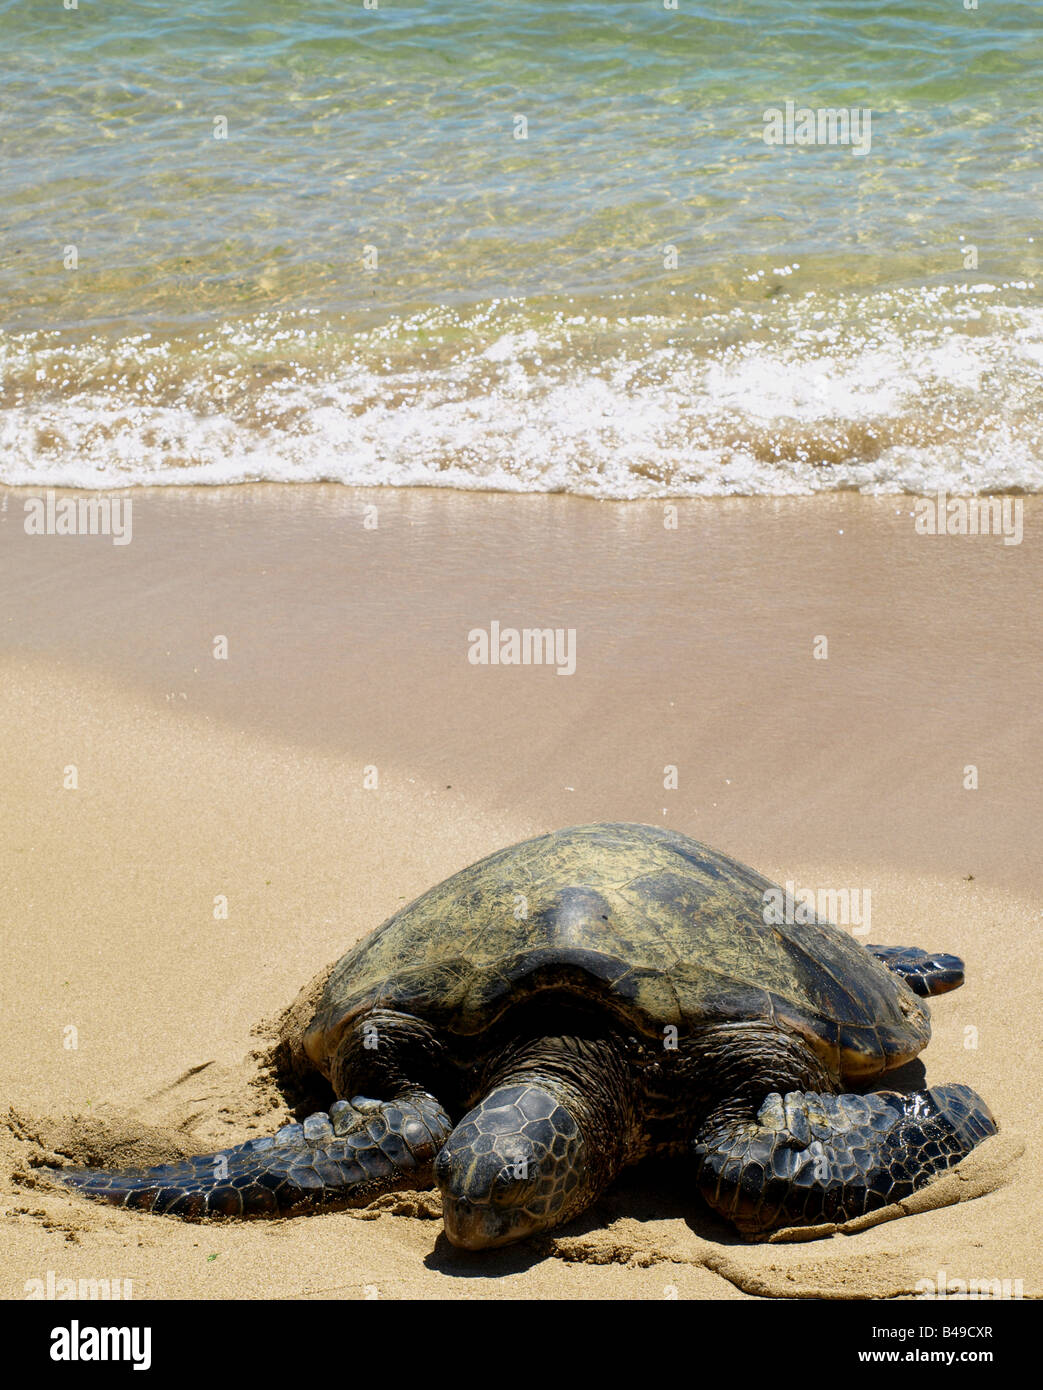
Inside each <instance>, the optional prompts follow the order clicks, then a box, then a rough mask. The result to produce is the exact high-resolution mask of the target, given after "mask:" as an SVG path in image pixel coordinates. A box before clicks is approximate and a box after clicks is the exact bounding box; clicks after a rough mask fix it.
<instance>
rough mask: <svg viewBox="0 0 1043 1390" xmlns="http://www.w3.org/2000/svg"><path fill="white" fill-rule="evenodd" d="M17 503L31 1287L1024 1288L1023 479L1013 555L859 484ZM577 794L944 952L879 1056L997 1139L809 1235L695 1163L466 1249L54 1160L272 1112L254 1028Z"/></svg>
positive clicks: (1031, 824)
mask: <svg viewBox="0 0 1043 1390" xmlns="http://www.w3.org/2000/svg"><path fill="white" fill-rule="evenodd" d="M36 495H38V494H37V493H36V492H33V493H30V492H29V491H26V490H20V489H12V490H8V491H5V492H2V493H0V592H2V593H3V594H4V596H5V600H6V601H5V603H4V605H3V610H2V614H0V621H2V629H0V630H2V634H3V641H2V658H0V659H2V672H3V679H2V685H0V702H2V709H0V822H2V825H3V827H4V829H3V833H2V835H0V881H2V882H3V884H4V888H5V891H4V909H3V914H4V939H5V943H6V947H7V949H6V953H5V954H6V961H5V968H4V972H3V1016H2V1020H0V1077H2V1087H3V1095H4V1096H5V1098H6V1099H7V1101H8V1103H9V1105H10V1107H11V1108H10V1111H9V1113H8V1115H7V1123H6V1126H5V1127H4V1129H3V1131H2V1145H3V1162H2V1179H0V1181H2V1189H3V1218H2V1230H3V1237H4V1248H5V1254H4V1259H3V1280H4V1288H3V1290H2V1293H3V1295H4V1296H5V1297H9V1298H20V1297H24V1289H25V1287H26V1281H27V1280H32V1279H43V1278H46V1276H47V1272H48V1271H54V1272H55V1274H56V1277H57V1278H59V1279H61V1278H76V1279H78V1278H88V1279H99V1278H109V1279H116V1278H119V1279H124V1280H126V1279H129V1280H131V1281H132V1284H133V1290H134V1297H136V1298H145V1297H153V1298H170V1297H178V1296H188V1297H207V1298H212V1297H220V1298H237V1297H239V1298H255V1297H276V1298H283V1297H285V1298H301V1297H304V1298H306V1297H312V1296H318V1297H329V1298H365V1297H372V1296H374V1291H375V1292H376V1295H378V1296H380V1297H388V1298H393V1297H434V1298H511V1297H539V1298H599V1297H607V1298H615V1297H625V1298H653V1299H654V1298H663V1297H669V1296H672V1295H671V1291H676V1293H677V1294H678V1296H680V1297H712V1298H735V1297H746V1296H772V1297H778V1296H783V1297H823V1296H824V1297H830V1298H857V1297H881V1298H895V1297H899V1298H901V1297H911V1296H914V1295H915V1293H916V1292H917V1291H918V1290H922V1288H923V1284H922V1282H921V1281H923V1280H932V1281H937V1280H938V1279H939V1277H941V1278H948V1279H949V1280H953V1279H984V1280H996V1279H998V1280H1001V1281H1002V1280H1011V1281H1021V1288H1022V1291H1023V1293H1024V1295H1025V1296H1030V1295H1036V1296H1038V1295H1039V1293H1040V1290H1041V1286H1043V1281H1041V1278H1040V1265H1041V1261H1040V1256H1039V1252H1038V1241H1037V1240H1036V1238H1035V1236H1034V1234H1033V1231H1034V1228H1035V1227H1037V1226H1038V1224H1039V1218H1040V1198H1039V1184H1038V1182H1037V1181H1036V1177H1035V1175H1036V1173H1037V1172H1038V1168H1039V1164H1040V1160H1041V1157H1043V1154H1041V1152H1040V1150H1041V1141H1040V1138H1039V1134H1040V1119H1041V1117H1040V1113H1039V1111H1040V1104H1039V1099H1038V1093H1037V1088H1035V1087H1034V1086H1033V1085H1031V1084H1030V1079H1031V1078H1032V1077H1033V1076H1034V1075H1035V1070H1036V1068H1035V1063H1034V1061H1033V1059H1034V1058H1035V1057H1037V1056H1038V1054H1039V1048H1040V1045H1041V1042H1043V1039H1041V1032H1043V1029H1041V1026H1040V1009H1039V1005H1038V999H1037V995H1036V976H1037V973H1038V971H1037V966H1038V940H1039V929H1040V908H1039V890H1038V872H1039V861H1038V847H1039V844H1040V829H1041V825H1040V799H1039V783H1040V765H1039V750H1040V748H1041V747H1043V728H1041V724H1043V713H1041V706H1040V702H1039V694H1038V691H1039V684H1038V682H1039V674H1038V673H1039V669H1040V658H1041V651H1040V647H1041V635H1040V629H1039V624H1038V621H1037V620H1036V616H1035V615H1036V614H1037V612H1038V601H1039V593H1040V588H1041V582H1043V562H1041V560H1040V548H1039V539H1040V535H1041V531H1043V504H1041V503H1040V501H1039V499H1038V498H1025V499H1023V500H1024V539H1023V543H1022V544H1020V545H1010V546H1007V545H1004V543H1003V541H1002V539H1001V538H999V537H996V536H975V537H972V536H942V537H929V536H922V535H918V534H917V533H916V531H915V529H914V525H913V520H912V516H911V513H912V508H913V503H912V501H911V499H908V498H902V497H887V498H871V497H865V496H858V495H853V494H843V493H842V494H834V495H829V496H821V497H817V498H807V499H799V498H795V499H772V498H755V499H748V500H740V499H709V500H706V501H696V500H686V501H680V502H677V503H676V504H667V503H663V502H631V503H611V502H592V501H588V500H584V499H578V498H575V497H569V496H564V495H561V496H553V495H552V496H505V495H501V494H493V493H489V494H480V493H474V494H468V493H461V492H455V493H450V492H442V491H438V490H408V489H402V490H392V489H369V490H365V489H351V488H344V487H338V486H323V485H316V484H310V485H301V486H297V487H294V486H280V485H274V484H272V485H268V484H262V485H256V486H246V487H239V488H227V489H204V488H200V489H196V488H181V489H147V488H146V489H135V490H133V493H132V496H133V537H132V540H131V542H130V543H129V544H124V545H114V544H113V543H112V538H111V537H106V536H102V535H96V536H60V535H52V536H34V535H27V534H26V532H25V528H24V525H23V518H24V515H25V501H26V499H27V498H29V497H31V496H36ZM66 495H67V494H59V497H61V496H66ZM68 495H70V496H75V494H68ZM128 495H131V494H128ZM1019 500H1022V499H1019ZM671 505H672V506H675V507H676V514H674V515H672V514H671V513H670V511H669V508H670V506H671ZM675 522H676V525H675V524H674V523H675ZM664 523H665V524H664ZM493 623H498V624H499V625H500V628H501V629H507V628H510V627H515V628H519V629H521V628H540V629H543V628H550V629H560V630H562V631H563V632H565V633H567V632H570V631H571V632H572V633H573V638H572V639H571V640H572V642H573V643H574V647H573V655H574V659H575V670H574V672H573V673H572V674H567V675H566V674H560V675H559V674H558V670H557V668H556V666H555V665H546V664H544V665H517V666H510V665H503V664H500V665H496V666H494V665H491V664H490V665H476V664H474V663H473V662H472V661H470V660H469V659H468V653H469V648H470V643H469V634H470V633H473V632H474V631H475V630H476V629H483V630H487V631H488V630H490V628H491V625H492V624H493ZM221 638H224V639H226V646H227V659H224V657H223V656H221V657H217V658H215V651H220V652H223V651H224V647H223V646H222V645H221V644H220V641H219V639H221ZM823 638H825V639H826V641H827V646H826V647H825V648H823V646H822V639H823ZM823 651H826V652H828V655H827V656H826V657H825V659H822V656H821V653H822V652H823ZM816 652H818V653H820V655H818V656H816ZM969 768H974V769H976V773H974V774H969V773H968V769H969ZM70 769H74V771H73V772H70ZM669 769H676V787H674V786H670V787H667V786H666V785H665V782H672V781H673V780H674V779H673V777H672V775H671V774H670V773H669ZM374 773H375V775H374ZM968 780H970V781H971V782H973V781H975V780H976V782H977V785H976V787H971V786H968V785H967V783H968ZM73 782H75V785H72V783H73ZM374 782H375V785H374ZM594 820H634V821H642V822H647V823H650V824H660V825H668V826H670V827H672V828H674V829H677V830H681V831H683V832H684V833H686V834H689V835H692V836H694V837H695V838H697V839H700V840H704V841H706V842H707V843H709V844H711V845H713V846H715V847H716V848H719V849H722V850H725V851H727V852H728V853H731V854H733V855H735V856H737V857H738V858H740V859H742V860H744V861H746V862H748V863H750V864H752V865H753V866H754V867H756V868H757V869H759V870H760V871H762V872H763V873H765V874H767V875H768V876H770V877H772V878H774V879H776V880H778V881H780V882H785V881H793V882H794V883H795V884H797V885H803V886H810V887H812V888H815V887H828V888H833V889H837V888H844V889H848V890H850V891H851V892H852V893H856V892H857V893H858V894H859V895H861V898H860V900H861V902H862V903H863V905H864V904H865V903H866V902H867V901H868V902H871V914H872V919H871V930H870V932H869V933H868V935H867V936H865V937H864V938H863V939H867V940H872V941H879V942H884V943H896V944H910V945H921V946H925V947H928V948H931V949H941V950H946V951H951V952H955V953H957V954H959V955H960V956H962V957H963V958H964V959H965V961H966V964H967V982H966V985H965V986H964V988H963V989H961V990H959V991H958V992H956V993H954V994H952V995H949V996H946V997H944V998H941V999H938V1000H935V1001H934V1002H933V1005H932V1015H933V1025H934V1036H933V1039H932V1042H931V1043H930V1045H929V1047H928V1049H927V1050H926V1052H925V1053H924V1054H923V1056H922V1058H921V1059H920V1062H921V1063H922V1068H923V1069H922V1070H921V1069H920V1065H919V1064H912V1069H911V1070H909V1069H907V1072H908V1075H906V1074H904V1073H903V1074H902V1075H900V1076H898V1077H897V1078H896V1082H897V1084H900V1085H901V1084H903V1082H904V1083H907V1084H909V1085H910V1086H915V1085H918V1084H921V1082H920V1078H921V1077H922V1076H923V1075H924V1074H926V1079H927V1084H931V1085H933V1084H936V1083H938V1082H945V1081H961V1082H965V1083H967V1084H969V1085H971V1086H973V1087H975V1088H976V1089H977V1090H978V1091H980V1092H981V1094H982V1095H983V1096H984V1097H985V1098H986V1100H987V1101H988V1102H989V1104H990V1105H991V1106H992V1108H993V1110H994V1112H995V1114H996V1117H997V1119H998V1121H999V1125H1000V1133H999V1134H998V1135H997V1136H996V1137H995V1138H994V1139H991V1140H989V1141H987V1142H986V1143H985V1144H984V1145H983V1146H982V1147H981V1148H980V1149H979V1150H977V1151H976V1152H975V1153H974V1154H973V1155H972V1156H971V1157H970V1158H969V1159H968V1160H966V1161H965V1162H964V1163H963V1164H962V1165H961V1166H960V1168H959V1169H958V1170H956V1172H955V1173H953V1174H951V1175H949V1176H948V1177H946V1178H945V1179H943V1180H942V1181H941V1182H940V1183H938V1184H935V1185H933V1186H932V1187H931V1188H930V1189H928V1192H927V1193H925V1194H921V1197H918V1198H917V1199H915V1201H914V1202H913V1203H912V1204H911V1206H912V1207H913V1214H910V1215H906V1216H904V1217H903V1218H902V1219H901V1220H892V1221H887V1222H884V1223H882V1224H876V1225H873V1226H872V1227H871V1228H869V1229H865V1230H860V1231H848V1232H838V1233H835V1234H832V1235H828V1236H826V1237H825V1238H823V1239H820V1240H815V1241H805V1242H795V1243H761V1244H744V1243H742V1242H741V1241H739V1240H738V1239H737V1238H736V1236H735V1234H734V1233H733V1232H732V1231H730V1230H729V1229H728V1228H726V1227H725V1226H724V1225H723V1224H722V1223H720V1222H719V1221H717V1220H716V1219H714V1218H713V1217H712V1216H711V1215H710V1213H709V1212H708V1211H707V1210H706V1209H705V1208H703V1207H702V1206H701V1204H700V1202H699V1200H698V1198H697V1197H696V1196H695V1195H694V1194H692V1193H690V1192H689V1191H688V1190H687V1187H686V1183H685V1176H684V1170H683V1165H682V1166H678V1165H670V1164H651V1165H647V1166H645V1167H642V1168H638V1169H636V1170H633V1171H631V1172H630V1173H628V1174H627V1175H626V1176H625V1178H624V1180H623V1181H622V1182H621V1183H619V1184H618V1185H617V1186H616V1187H615V1188H614V1189H613V1190H612V1191H611V1192H610V1194H609V1195H608V1196H607V1197H606V1198H605V1199H604V1200H603V1201H602V1202H600V1203H599V1204H598V1205H597V1207H596V1208H595V1209H594V1210H593V1211H591V1212H590V1213H588V1215H587V1216H585V1217H584V1218H582V1219H581V1220H580V1221H579V1222H577V1223H574V1224H573V1225H572V1226H569V1227H566V1228H564V1229H562V1230H561V1231H560V1232H558V1233H555V1235H554V1236H553V1237H552V1238H547V1239H544V1240H541V1241H537V1242H531V1243H527V1244H525V1245H523V1246H519V1247H516V1248H513V1249H508V1250H505V1251H499V1252H489V1253H487V1254H484V1255H473V1254H465V1253H464V1252H461V1251H455V1250H453V1248H452V1247H450V1246H449V1245H448V1243H447V1242H446V1240H445V1237H444V1236H443V1235H442V1234H441V1226H440V1223H439V1221H438V1220H437V1216H438V1199H437V1196H435V1195H432V1194H424V1195H420V1196H417V1197H412V1196H410V1195H408V1194H400V1195H398V1196H394V1197H388V1198H384V1199H382V1200H381V1201H380V1202H378V1203H377V1204H376V1207H375V1208H373V1209H369V1210H365V1211H362V1212H356V1213H351V1212H348V1213H334V1214H329V1215H325V1216H315V1217H310V1218H306V1219H297V1220H293V1221H276V1222H271V1223H268V1222H254V1223H249V1224H237V1223H228V1224H224V1225H215V1224H211V1225H189V1224H184V1223H181V1222H179V1221H177V1220H173V1219H165V1218H157V1217H150V1216H145V1215H139V1214H135V1213H128V1212H123V1211H118V1210H113V1209H111V1208H107V1207H103V1206H94V1205H90V1204H88V1203H85V1202H82V1201H80V1200H78V1199H76V1198H75V1197H73V1196H71V1195H69V1194H67V1193H65V1192H62V1191H58V1190H56V1189H55V1188H54V1187H52V1186H51V1185H49V1184H48V1183H46V1182H45V1181H43V1180H41V1179H40V1178H39V1177H38V1176H37V1175H36V1174H35V1171H34V1170H35V1168H36V1167H37V1166H38V1165H39V1164H41V1163H43V1162H46V1161H55V1160H56V1159H57V1158H59V1157H61V1156H64V1157H65V1158H68V1159H73V1160H76V1161H81V1162H82V1161H86V1162H92V1163H98V1164H104V1165H110V1166H116V1165H119V1164H125V1163H129V1162H137V1161H147V1162H157V1161H163V1160H164V1159H168V1158H171V1157H174V1156H177V1155H182V1154H189V1153H194V1152H204V1151H209V1150H212V1149H214V1148H217V1147H221V1146H225V1145H229V1144H232V1143H236V1142H239V1141H241V1140H244V1139H246V1138H249V1137H251V1136H254V1135H257V1134H261V1133H268V1132H271V1131H272V1130H273V1129H274V1128H275V1126H276V1125H278V1124H280V1123H284V1122H286V1121H287V1120H288V1119H289V1118H290V1114H289V1111H288V1110H287V1108H286V1103H285V1100H284V1098H283V1097H282V1096H281V1095H280V1094H279V1092H278V1090H277V1089H276V1087H275V1085H274V1083H273V1080H272V1077H271V1075H270V1074H269V1073H268V1071H267V1070H266V1068H265V1065H264V1058H265V1053H266V1048H267V1046H268V1040H269V1038H270V1023H271V1020H272V1019H274V1018H275V1017H276V1016H277V1015H278V1014H279V1012H280V1011H281V1010H282V1009H283V1008H284V1007H285V1006H286V1005H288V1004H289V1003H291V1001H293V1000H294V998H295V997H296V996H297V994H298V991H299V990H300V989H301V988H302V987H303V986H304V985H305V984H306V983H307V982H308V981H309V980H310V979H312V978H313V977H314V976H315V975H316V974H317V973H318V972H320V971H322V970H323V969H324V968H325V967H327V966H328V965H329V964H330V963H331V962H332V961H334V960H335V959H337V958H338V957H339V956H340V955H342V954H343V952H344V951H345V950H346V949H347V948H348V947H349V946H350V945H351V944H352V943H353V942H354V941H356V940H358V939H359V938H360V937H361V936H362V935H364V934H365V933H366V932H368V931H369V930H371V929H372V928H373V927H375V926H376V925H378V924H379V922H381V921H382V920H383V919H384V918H385V917H386V916H387V915H389V914H390V913H391V912H392V911H394V910H395V909H396V908H397V907H399V906H401V905H402V904H403V903H404V902H406V901H408V900H409V899H410V898H412V897H414V896H415V895H416V894H418V893H419V892H421V891H422V890H423V889H425V888H427V887H428V886H430V885H431V884H433V883H434V882H436V881H438V880H439V879H441V878H443V877H445V876H446V875H448V874H449V873H451V872H453V871H454V870H456V869H458V868H460V867H462V866H463V865H465V864H466V863H468V862H470V861H471V860H473V859H475V858H478V857H479V856H481V855H483V854H485V853H488V852H490V851H492V850H493V849H496V848H499V847H500V846H502V845H504V844H507V843H510V842H511V841H513V840H517V839H520V838H523V837H524V836H526V835H531V834H535V833H538V832H540V831H543V830H547V829H551V828H554V827H557V826H564V825H569V824H576V823H580V822H585V821H594ZM866 894H869V895H870V897H869V899H868V900H867V898H866ZM219 900H220V901H221V902H222V903H224V902H226V903H227V916H226V917H225V916H222V915H218V916H217V917H216V918H215V905H216V904H218V902H219ZM221 910H222V911H223V908H222V909H221ZM266 1026H267V1030H268V1031H266ZM971 1198H973V1200H968V1199H971ZM943 1272H944V1273H943Z"/></svg>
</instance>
